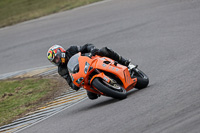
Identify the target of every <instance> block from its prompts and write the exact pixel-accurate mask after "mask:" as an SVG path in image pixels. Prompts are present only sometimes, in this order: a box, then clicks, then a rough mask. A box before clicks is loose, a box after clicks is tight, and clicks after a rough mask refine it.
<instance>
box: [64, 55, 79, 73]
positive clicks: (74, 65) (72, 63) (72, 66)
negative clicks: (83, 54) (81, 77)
mask: <svg viewBox="0 0 200 133" xmlns="http://www.w3.org/2000/svg"><path fill="white" fill-rule="evenodd" d="M79 57H80V55H79V53H78V54H75V55H74V56H72V57H71V58H70V60H69V62H68V64H67V68H68V70H69V72H70V73H72V74H74V73H77V72H78V71H79V62H78V58H79Z"/></svg>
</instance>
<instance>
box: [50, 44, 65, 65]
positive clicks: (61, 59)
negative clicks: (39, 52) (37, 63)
mask: <svg viewBox="0 0 200 133" xmlns="http://www.w3.org/2000/svg"><path fill="white" fill-rule="evenodd" d="M65 52H66V51H65V49H64V48H63V47H62V46H60V45H53V46H52V47H50V48H49V50H48V52H47V58H48V60H49V61H50V62H51V63H53V64H55V65H56V66H58V65H60V64H61V63H62V64H64V63H65V61H66V59H65Z"/></svg>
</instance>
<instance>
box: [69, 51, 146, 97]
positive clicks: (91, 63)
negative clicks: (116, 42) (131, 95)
mask: <svg viewBox="0 0 200 133" xmlns="http://www.w3.org/2000/svg"><path fill="white" fill-rule="evenodd" d="M67 67H68V70H69V73H70V76H71V79H72V82H73V83H74V84H75V85H76V86H78V87H83V88H84V89H86V90H87V91H90V92H92V93H96V94H98V95H99V96H100V95H104V96H109V97H112V98H115V99H125V98H126V97H127V91H130V90H131V89H133V88H134V87H135V88H137V89H143V88H145V87H147V85H148V83H149V78H148V77H147V76H146V74H145V73H143V72H142V71H141V70H139V69H138V68H137V66H135V65H132V68H128V67H126V66H123V65H121V64H119V63H118V62H116V61H114V60H112V59H110V58H108V57H101V56H98V55H95V56H92V54H91V53H85V54H81V53H80V52H79V53H77V54H75V55H74V56H72V57H71V58H70V60H69V62H68V64H67Z"/></svg>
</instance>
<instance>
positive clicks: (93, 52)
mask: <svg viewBox="0 0 200 133" xmlns="http://www.w3.org/2000/svg"><path fill="white" fill-rule="evenodd" d="M98 52H99V49H97V48H95V49H93V50H92V51H91V54H92V56H95V55H96V54H97V53H98Z"/></svg>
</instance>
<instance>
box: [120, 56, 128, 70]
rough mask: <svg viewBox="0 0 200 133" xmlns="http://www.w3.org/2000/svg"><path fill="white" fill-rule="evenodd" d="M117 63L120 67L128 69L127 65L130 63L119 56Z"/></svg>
mask: <svg viewBox="0 0 200 133" xmlns="http://www.w3.org/2000/svg"><path fill="white" fill-rule="evenodd" d="M118 62H119V63H120V64H122V65H124V66H127V67H128V65H129V64H130V62H131V61H130V60H127V59H125V58H123V57H122V56H119V60H118Z"/></svg>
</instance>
